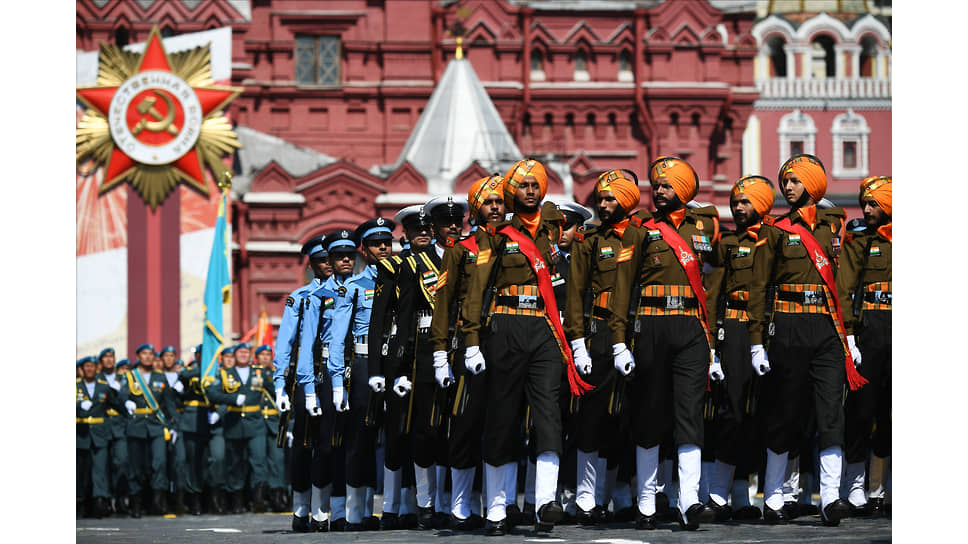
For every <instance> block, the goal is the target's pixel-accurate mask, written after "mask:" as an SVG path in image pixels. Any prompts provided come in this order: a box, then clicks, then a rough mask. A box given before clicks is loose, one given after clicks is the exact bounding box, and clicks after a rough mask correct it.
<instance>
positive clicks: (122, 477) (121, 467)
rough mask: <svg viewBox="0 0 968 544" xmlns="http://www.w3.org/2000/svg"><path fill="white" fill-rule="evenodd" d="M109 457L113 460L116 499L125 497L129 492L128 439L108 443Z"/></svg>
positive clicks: (118, 439)
mask: <svg viewBox="0 0 968 544" xmlns="http://www.w3.org/2000/svg"><path fill="white" fill-rule="evenodd" d="M115 417H121V416H115ZM108 456H109V457H110V459H111V472H110V485H111V494H112V495H113V496H114V497H123V496H125V495H127V494H128V493H129V490H128V438H127V437H126V436H122V437H120V438H112V439H111V441H110V442H109V443H108Z"/></svg>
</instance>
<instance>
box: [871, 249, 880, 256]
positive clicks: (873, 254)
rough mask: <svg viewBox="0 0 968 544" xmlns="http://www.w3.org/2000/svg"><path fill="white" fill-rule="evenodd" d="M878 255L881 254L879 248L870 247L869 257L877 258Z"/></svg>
mask: <svg viewBox="0 0 968 544" xmlns="http://www.w3.org/2000/svg"><path fill="white" fill-rule="evenodd" d="M880 254H881V247H880V246H871V252H870V256H871V257H877V256H879V255H880Z"/></svg>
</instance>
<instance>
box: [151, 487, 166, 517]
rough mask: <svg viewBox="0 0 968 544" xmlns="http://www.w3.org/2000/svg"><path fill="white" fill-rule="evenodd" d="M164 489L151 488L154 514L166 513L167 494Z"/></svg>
mask: <svg viewBox="0 0 968 544" xmlns="http://www.w3.org/2000/svg"><path fill="white" fill-rule="evenodd" d="M164 493H165V492H164V491H160V490H158V489H153V490H151V510H150V513H151V515H152V516H163V515H165V495H164Z"/></svg>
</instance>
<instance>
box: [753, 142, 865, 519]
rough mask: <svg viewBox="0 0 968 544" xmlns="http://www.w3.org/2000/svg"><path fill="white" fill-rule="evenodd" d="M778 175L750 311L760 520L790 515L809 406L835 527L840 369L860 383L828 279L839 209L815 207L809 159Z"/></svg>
mask: <svg viewBox="0 0 968 544" xmlns="http://www.w3.org/2000/svg"><path fill="white" fill-rule="evenodd" d="M778 177H779V184H780V188H781V189H782V192H783V196H784V198H785V199H786V201H787V203H789V204H790V206H791V208H792V209H791V211H790V213H789V214H787V215H784V216H783V217H781V218H779V219H774V218H773V217H769V216H768V217H765V218H764V219H763V226H762V227H761V228H760V231H759V233H758V236H757V243H756V252H755V254H754V257H753V283H752V286H751V288H750V300H749V308H748V311H749V331H750V345H751V346H750V354H751V357H752V366H753V370H754V371H755V372H756V373H757V374H758V375H764V374H765V379H764V381H763V387H762V391H763V395H762V396H761V399H760V401H759V406H760V410H762V412H763V414H764V418H763V420H764V423H763V425H764V426H763V432H764V435H765V437H766V448H767V450H766V473H765V477H764V484H763V497H764V503H765V504H764V510H763V518H764V519H765V520H766V521H767V522H769V523H778V522H786V521H788V520H789V519H790V515H789V513H788V512H787V511H786V510H784V509H783V492H782V484H783V479H784V472H785V468H786V465H787V457H788V453H789V452H790V450H791V449H795V448H796V446H797V445H798V444H799V443H801V442H802V441H803V438H804V436H803V435H804V432H805V431H806V429H804V428H803V427H804V423H803V422H806V421H809V418H808V413H809V411H810V408H811V406H812V412H813V414H815V421H816V431H817V447H818V449H819V451H820V502H821V507H820V514H821V520H822V521H823V524H824V525H828V526H835V525H838V524H839V523H840V519H841V518H843V517H845V516H847V515H848V514H849V512H850V507H849V505H848V504H847V503H846V502H845V501H843V500H841V499H840V498H839V487H840V476H841V463H842V459H843V444H844V409H843V405H842V402H843V395H844V383H845V372H846V382H847V384H848V385H849V386H850V389H851V390H855V389H856V388H858V387H860V386H862V385H863V384H864V383H865V382H866V380H865V379H864V378H863V377H862V376H860V375H859V374H858V373H857V370H856V369H855V368H854V363H853V362H852V360H851V354H850V350H849V349H848V346H847V340H846V335H845V332H844V328H843V320H842V317H841V315H842V314H841V308H840V301H839V299H838V298H837V287H836V285H835V283H834V267H835V261H834V259H835V257H836V251H837V250H838V249H839V246H840V242H839V236H840V232H841V229H842V227H843V220H844V212H843V209H841V208H832V209H819V208H818V206H817V203H818V202H819V201H820V200H821V199H822V198H823V196H824V193H825V192H826V190H827V175H826V172H825V171H824V168H823V164H822V163H821V162H820V160H819V159H817V158H816V157H814V156H812V155H805V154H801V155H796V156H794V157H791V158H790V159H788V160H787V161H786V162H785V163H783V166H782V167H781V168H780V172H779V174H778ZM768 297H769V299H768ZM765 341H769V345H768V349H767V347H765V346H764V342H765Z"/></svg>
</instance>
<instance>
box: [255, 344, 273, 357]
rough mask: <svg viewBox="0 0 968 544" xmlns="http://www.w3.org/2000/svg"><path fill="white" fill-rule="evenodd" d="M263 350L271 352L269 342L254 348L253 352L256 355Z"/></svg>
mask: <svg viewBox="0 0 968 544" xmlns="http://www.w3.org/2000/svg"><path fill="white" fill-rule="evenodd" d="M263 351H269V352H270V353H271V352H272V346H270V345H269V344H262V345H261V346H259V347H257V348H255V354H256V355H258V354H260V353H262V352H263Z"/></svg>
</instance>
